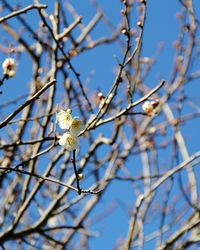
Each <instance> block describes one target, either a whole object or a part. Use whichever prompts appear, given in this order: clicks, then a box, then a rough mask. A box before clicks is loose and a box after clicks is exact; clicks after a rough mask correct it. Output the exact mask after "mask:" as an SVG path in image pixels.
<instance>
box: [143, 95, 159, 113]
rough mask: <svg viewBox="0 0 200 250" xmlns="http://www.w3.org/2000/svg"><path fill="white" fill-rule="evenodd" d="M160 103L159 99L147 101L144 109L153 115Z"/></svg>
mask: <svg viewBox="0 0 200 250" xmlns="http://www.w3.org/2000/svg"><path fill="white" fill-rule="evenodd" d="M158 105H159V100H157V99H156V100H152V101H145V102H144V104H143V105H142V109H143V110H144V111H145V112H146V113H147V115H153V114H156V113H157V109H156V108H157V107H158Z"/></svg>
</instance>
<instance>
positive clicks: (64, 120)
mask: <svg viewBox="0 0 200 250" xmlns="http://www.w3.org/2000/svg"><path fill="white" fill-rule="evenodd" d="M57 120H58V124H59V126H60V128H61V129H69V127H70V125H71V121H72V116H71V111H70V110H69V109H68V110H67V111H64V110H61V111H60V112H59V113H58V114H57Z"/></svg>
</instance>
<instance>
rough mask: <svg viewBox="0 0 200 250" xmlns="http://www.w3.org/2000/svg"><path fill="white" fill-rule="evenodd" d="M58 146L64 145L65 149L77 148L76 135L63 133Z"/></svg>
mask: <svg viewBox="0 0 200 250" xmlns="http://www.w3.org/2000/svg"><path fill="white" fill-rule="evenodd" d="M59 144H60V146H64V147H65V148H66V149H67V150H69V151H71V150H77V149H78V148H79V140H78V137H77V136H76V135H73V134H71V133H69V132H66V133H64V134H63V135H62V136H61V137H60V140H59Z"/></svg>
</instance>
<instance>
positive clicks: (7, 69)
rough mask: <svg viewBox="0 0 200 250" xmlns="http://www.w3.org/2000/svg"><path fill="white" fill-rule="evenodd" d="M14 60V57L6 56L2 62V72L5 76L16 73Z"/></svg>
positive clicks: (12, 75)
mask: <svg viewBox="0 0 200 250" xmlns="http://www.w3.org/2000/svg"><path fill="white" fill-rule="evenodd" d="M16 67H17V64H16V61H15V59H14V58H11V57H9V58H6V59H5V60H4V62H3V63H2V68H3V73H4V75H5V76H7V77H14V76H15V74H16Z"/></svg>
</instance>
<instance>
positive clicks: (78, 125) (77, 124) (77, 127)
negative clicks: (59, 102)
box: [70, 117, 84, 135]
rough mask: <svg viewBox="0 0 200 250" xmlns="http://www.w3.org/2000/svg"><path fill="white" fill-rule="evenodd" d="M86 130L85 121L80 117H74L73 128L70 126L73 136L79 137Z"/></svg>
mask: <svg viewBox="0 0 200 250" xmlns="http://www.w3.org/2000/svg"><path fill="white" fill-rule="evenodd" d="M83 129H84V124H83V121H82V120H80V119H79V118H78V117H74V118H73V120H72V122H71V126H70V133H71V134H73V135H78V134H79V133H80V132H81V131H82V130H83Z"/></svg>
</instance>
